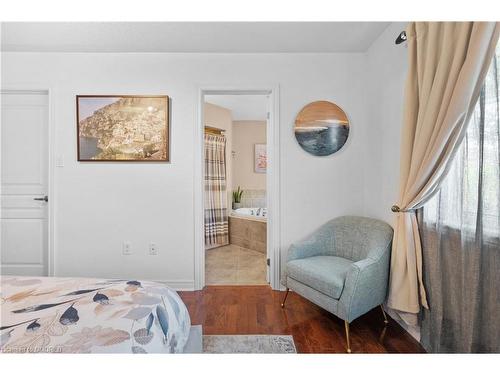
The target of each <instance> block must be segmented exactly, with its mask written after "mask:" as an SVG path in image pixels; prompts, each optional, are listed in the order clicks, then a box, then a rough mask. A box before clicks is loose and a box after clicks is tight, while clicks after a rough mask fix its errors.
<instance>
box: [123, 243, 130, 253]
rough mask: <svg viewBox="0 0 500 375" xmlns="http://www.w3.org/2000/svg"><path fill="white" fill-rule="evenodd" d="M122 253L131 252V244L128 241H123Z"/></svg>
mask: <svg viewBox="0 0 500 375" xmlns="http://www.w3.org/2000/svg"><path fill="white" fill-rule="evenodd" d="M122 253H123V255H131V254H132V244H131V243H130V241H123V247H122Z"/></svg>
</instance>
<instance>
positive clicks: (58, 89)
mask: <svg viewBox="0 0 500 375" xmlns="http://www.w3.org/2000/svg"><path fill="white" fill-rule="evenodd" d="M387 43H388V44H389V47H388V48H389V49H390V48H392V43H393V42H392V41H388V42H387ZM389 52H390V51H389ZM390 53H394V54H398V53H404V51H402V48H400V50H399V51H397V52H390ZM380 60H383V59H380ZM393 62H394V58H387V63H388V64H391V63H393ZM382 65H383V64H382ZM377 66H378V65H377ZM366 68H367V56H366V55H365V54H359V53H352V54H282V55H279V54H234V55H227V54H153V53H144V54H136V53H126V54H117V53H112V54H108V53H4V54H2V79H3V85H4V86H10V87H16V85H18V86H22V87H24V88H25V87H26V86H32V87H35V88H43V87H49V88H51V89H53V91H52V95H53V96H52V98H51V99H52V100H53V101H54V104H55V113H54V122H53V123H52V124H51V126H53V127H55V135H56V136H55V153H56V154H57V155H62V156H63V157H64V161H65V165H64V167H62V168H55V184H56V186H57V193H56V195H55V196H53V197H51V199H53V201H54V203H55V215H56V228H55V231H56V232H55V239H56V248H55V253H56V257H55V273H56V275H59V276H96V277H124V278H125V277H127V278H129V277H136V278H149V279H156V280H167V281H169V282H170V283H171V284H172V285H173V286H174V287H185V288H189V287H192V285H193V279H194V243H193V234H194V228H193V225H194V224H193V222H194V220H193V194H194V192H193V168H194V167H193V164H194V160H193V159H194V158H193V155H194V142H193V139H194V129H195V125H196V121H197V100H198V87H199V86H211V87H214V86H215V85H220V86H222V87H224V86H231V85H235V84H238V85H242V84H248V85H249V86H250V87H255V86H256V85H259V84H263V85H276V84H279V85H280V114H279V115H280V137H281V160H280V163H281V176H280V178H281V207H282V212H281V217H282V221H281V243H282V249H287V248H288V246H289V245H290V244H291V243H292V242H294V241H296V240H298V239H300V238H302V237H304V236H305V235H307V234H308V233H310V232H311V231H313V230H314V229H315V228H317V227H318V226H319V225H320V224H322V223H324V222H325V221H327V220H329V219H330V218H332V217H335V216H338V215H343V214H364V213H365V202H364V201H365V199H366V198H367V197H368V198H369V200H370V202H371V200H372V199H371V197H372V194H371V193H370V191H371V189H370V190H367V189H366V188H365V183H367V185H366V186H368V183H369V185H370V186H372V187H373V186H374V185H375V184H374V182H373V181H372V180H365V178H364V173H365V170H366V171H371V170H373V168H375V167H377V168H378V167H379V166H380V164H381V163H382V164H383V163H384V161H385V160H386V158H385V156H384V157H382V159H381V160H377V164H376V163H375V162H372V158H371V157H369V155H368V154H367V153H368V152H369V151H370V150H372V149H376V148H377V145H374V144H373V142H371V136H373V135H375V133H377V131H375V129H376V128H382V129H383V128H384V127H385V126H388V124H387V123H383V124H382V123H381V122H379V120H376V121H374V120H373V118H372V117H373V116H374V115H372V116H370V117H369V116H368V109H369V108H371V106H370V105H369V104H368V103H367V101H368V100H371V98H369V97H367V95H366V92H367V89H368V86H369V84H370V83H371V82H370V81H369V80H368V79H367V72H366ZM380 68H384V67H383V66H380ZM385 69H387V70H389V68H384V69H382V70H385ZM381 74H384V75H387V74H386V72H384V71H382V72H381ZM390 88H391V89H392V90H395V88H392V87H390ZM77 94H168V95H169V96H170V97H171V98H172V100H171V114H172V122H171V136H172V140H171V163H169V164H158V163H154V164H148V163H144V164H141V163H136V164H128V163H120V164H113V163H97V164H95V163H94V164H86V163H78V162H77V161H76V124H75V121H76V120H75V95H77ZM383 95H384V94H381V93H378V96H383ZM320 99H323V100H331V101H333V102H335V103H337V104H338V105H339V106H341V107H342V108H343V109H344V111H345V112H346V113H347V115H348V116H349V119H350V122H351V134H350V137H349V140H348V141H347V144H346V145H345V146H344V148H343V149H342V150H341V151H340V152H338V153H336V154H334V155H332V156H329V157H324V158H318V157H314V156H312V155H309V154H307V153H306V152H304V151H303V150H302V149H301V148H300V146H299V145H298V144H297V142H296V141H295V138H294V135H293V123H294V119H295V116H296V114H297V113H298V111H299V110H300V109H301V108H302V107H303V106H304V105H305V104H307V103H309V102H311V101H314V100H320ZM384 100H386V101H389V99H384ZM399 104H400V103H397V102H395V103H394V108H398V105H399ZM391 106H392V104H391ZM372 109H373V108H372ZM386 122H387V121H386ZM381 125H383V126H381ZM387 131H389V129H387ZM382 132H383V133H382V134H380V135H378V136H379V138H380V137H382V138H383V139H382V140H381V142H383V143H384V145H385V146H387V147H389V146H390V147H391V148H394V151H395V152H396V153H397V150H398V148H397V147H395V145H394V144H388V142H387V140H386V139H385V136H386V135H387V136H388V134H386V131H385V130H383V131H382ZM372 133H373V134H372ZM390 136H391V137H392V133H391V134H390ZM369 141H370V142H369ZM368 147H370V148H368ZM381 147H382V146H381ZM376 173H377V171H376V170H374V172H373V173H371V174H370V176H371V175H372V174H374V175H375V174H376ZM379 175H382V173H379ZM369 193H370V194H369ZM384 199H386V198H384ZM386 200H387V199H386ZM389 203H391V202H389ZM384 205H385V204H381V205H380V206H381V207H382V206H384ZM372 206H373V207H371V208H370V211H373V212H374V210H375V209H376V206H375V205H372ZM123 240H129V241H131V242H132V248H133V255H130V256H122V255H121V251H122V249H121V246H122V241H123ZM150 241H155V242H156V243H157V244H158V246H159V255H158V256H149V255H147V247H148V244H149V242H150Z"/></svg>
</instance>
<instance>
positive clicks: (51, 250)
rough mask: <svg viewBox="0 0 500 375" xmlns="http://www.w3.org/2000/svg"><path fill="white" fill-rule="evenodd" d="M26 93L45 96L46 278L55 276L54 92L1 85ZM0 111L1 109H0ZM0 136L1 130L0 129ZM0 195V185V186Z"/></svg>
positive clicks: (39, 88)
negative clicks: (47, 199)
mask: <svg viewBox="0 0 500 375" xmlns="http://www.w3.org/2000/svg"><path fill="white" fill-rule="evenodd" d="M9 92H10V93H12V92H15V93H26V94H37V93H38V94H41V93H43V94H46V95H47V101H48V103H47V131H48V134H47V152H48V155H47V163H48V165H47V174H48V175H47V193H46V194H47V196H48V197H49V201H48V202H47V276H55V274H56V272H55V255H56V251H55V248H56V239H55V236H54V232H55V225H56V223H55V207H56V204H55V203H56V202H55V200H56V199H55V197H56V191H55V190H56V189H55V187H56V185H55V183H54V180H55V170H54V165H55V121H54V119H55V100H54V94H55V90H54V88H53V87H48V86H46V87H38V86H33V85H27V84H7V85H2V88H1V90H0V93H2V94H3V93H9ZM0 111H1V109H0ZM0 135H1V128H0ZM0 193H1V185H0Z"/></svg>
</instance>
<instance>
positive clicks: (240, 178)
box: [232, 121, 266, 190]
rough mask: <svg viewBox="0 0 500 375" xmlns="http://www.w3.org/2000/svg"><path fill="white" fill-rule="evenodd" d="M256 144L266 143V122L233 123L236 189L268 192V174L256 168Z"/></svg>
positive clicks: (234, 182)
mask: <svg viewBox="0 0 500 375" xmlns="http://www.w3.org/2000/svg"><path fill="white" fill-rule="evenodd" d="M256 143H264V144H265V143H266V121H233V148H232V150H233V167H232V168H233V187H234V188H237V187H238V186H241V188H242V189H244V190H266V174H265V173H256V172H255V168H254V147H255V144H256Z"/></svg>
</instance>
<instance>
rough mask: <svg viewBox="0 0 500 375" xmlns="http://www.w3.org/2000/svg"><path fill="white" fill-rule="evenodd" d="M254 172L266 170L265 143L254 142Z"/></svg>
mask: <svg viewBox="0 0 500 375" xmlns="http://www.w3.org/2000/svg"><path fill="white" fill-rule="evenodd" d="M254 150H255V158H254V160H255V162H254V164H255V169H254V170H255V173H266V170H267V148H266V144H265V143H256V144H255V148H254Z"/></svg>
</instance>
